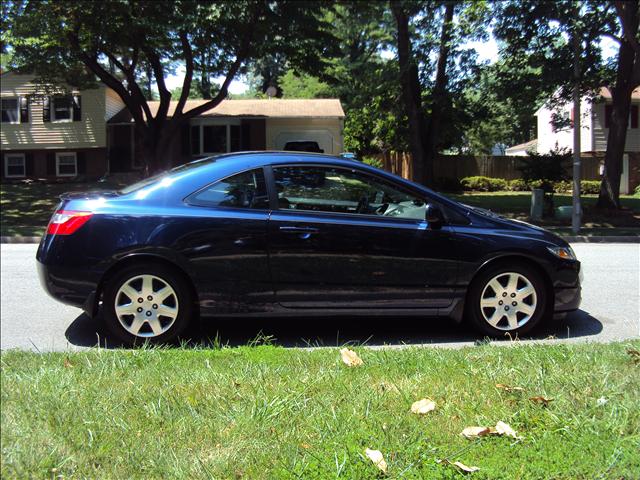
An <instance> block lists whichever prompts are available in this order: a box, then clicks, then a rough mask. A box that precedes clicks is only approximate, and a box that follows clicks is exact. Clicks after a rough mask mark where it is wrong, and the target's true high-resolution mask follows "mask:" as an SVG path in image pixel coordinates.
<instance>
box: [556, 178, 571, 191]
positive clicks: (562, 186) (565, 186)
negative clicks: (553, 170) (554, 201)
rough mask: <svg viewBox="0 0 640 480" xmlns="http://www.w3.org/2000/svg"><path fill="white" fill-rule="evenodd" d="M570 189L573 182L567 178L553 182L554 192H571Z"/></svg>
mask: <svg viewBox="0 0 640 480" xmlns="http://www.w3.org/2000/svg"><path fill="white" fill-rule="evenodd" d="M572 190H573V183H572V182H569V181H568V180H563V181H561V182H556V183H554V184H553V191H554V192H556V193H571V191H572Z"/></svg>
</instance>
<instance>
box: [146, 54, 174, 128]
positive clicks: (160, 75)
mask: <svg viewBox="0 0 640 480" xmlns="http://www.w3.org/2000/svg"><path fill="white" fill-rule="evenodd" d="M142 48H143V50H144V52H145V54H146V55H147V59H148V60H149V63H150V64H151V68H152V69H153V75H154V76H155V77H156V84H157V85H158V93H159V94H160V106H159V108H158V112H157V113H156V116H155V118H154V119H153V120H155V119H159V120H161V121H163V122H164V120H165V119H166V118H167V112H168V111H169V104H170V102H171V93H170V92H169V90H167V86H166V84H165V83H164V68H163V67H162V62H161V61H160V57H159V56H158V54H157V53H156V52H154V51H153V50H151V49H150V48H145V47H142Z"/></svg>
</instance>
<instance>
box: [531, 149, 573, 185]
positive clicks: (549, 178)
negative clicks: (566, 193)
mask: <svg viewBox="0 0 640 480" xmlns="http://www.w3.org/2000/svg"><path fill="white" fill-rule="evenodd" d="M570 162H571V152H569V151H567V150H564V149H555V150H553V151H551V152H549V153H545V154H541V153H533V152H528V153H527V156H526V157H523V158H522V165H521V166H520V167H519V168H518V169H519V170H520V171H521V172H522V178H523V179H524V180H525V181H526V182H530V181H532V180H541V181H543V182H547V183H553V182H559V181H561V180H566V179H567V178H568V175H567V166H568V165H569V164H570Z"/></svg>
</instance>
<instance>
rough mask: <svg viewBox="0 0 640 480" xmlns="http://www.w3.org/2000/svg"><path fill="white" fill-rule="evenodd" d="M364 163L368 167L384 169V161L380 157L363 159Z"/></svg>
mask: <svg viewBox="0 0 640 480" xmlns="http://www.w3.org/2000/svg"><path fill="white" fill-rule="evenodd" d="M362 163H366V164H367V165H371V166H372V167H376V168H383V167H384V163H383V162H382V159H381V158H379V157H363V158H362Z"/></svg>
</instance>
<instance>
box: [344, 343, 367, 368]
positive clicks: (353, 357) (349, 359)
mask: <svg viewBox="0 0 640 480" xmlns="http://www.w3.org/2000/svg"><path fill="white" fill-rule="evenodd" d="M340 357H341V358H342V361H343V362H344V363H345V364H346V365H347V366H349V367H358V366H360V365H362V364H363V363H364V362H363V361H362V359H361V358H360V357H359V356H358V354H357V353H356V352H354V351H353V350H349V349H348V348H343V349H342V350H340Z"/></svg>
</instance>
